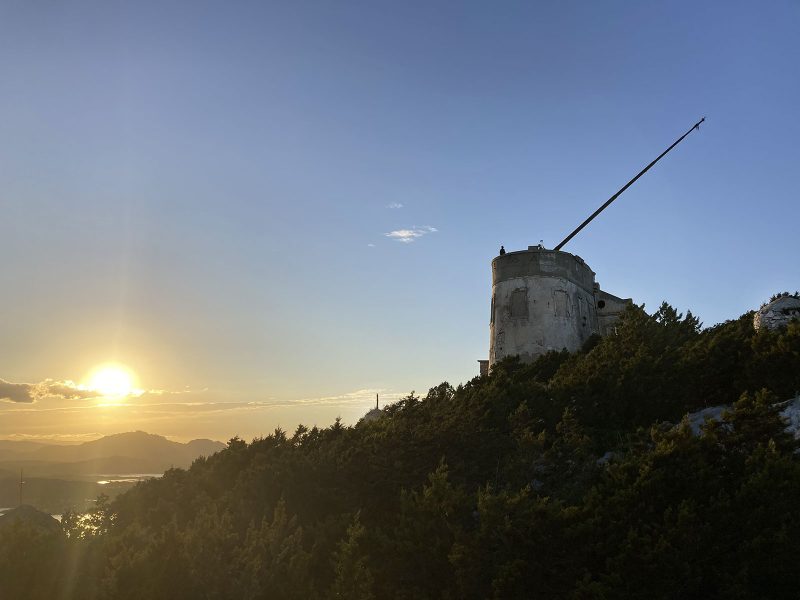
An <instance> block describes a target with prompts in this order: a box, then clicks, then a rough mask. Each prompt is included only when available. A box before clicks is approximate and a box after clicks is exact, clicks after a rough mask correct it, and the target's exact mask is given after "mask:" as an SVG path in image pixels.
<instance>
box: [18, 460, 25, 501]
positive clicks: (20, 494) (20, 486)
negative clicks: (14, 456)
mask: <svg viewBox="0 0 800 600" xmlns="http://www.w3.org/2000/svg"><path fill="white" fill-rule="evenodd" d="M23 485H25V482H24V481H23V479H22V469H20V470H19V506H22V486H23Z"/></svg>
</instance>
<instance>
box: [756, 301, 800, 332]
mask: <svg viewBox="0 0 800 600" xmlns="http://www.w3.org/2000/svg"><path fill="white" fill-rule="evenodd" d="M793 319H800V298H795V297H794V296H781V297H780V298H777V299H775V300H773V301H772V302H770V303H769V304H765V305H764V306H762V307H761V308H760V309H759V310H758V311H757V312H756V314H755V316H754V317H753V327H754V328H755V330H756V331H758V330H760V329H761V328H762V327H764V328H766V329H768V330H770V331H772V330H774V329H779V328H780V327H785V326H786V325H787V324H788V323H789V321H791V320H793Z"/></svg>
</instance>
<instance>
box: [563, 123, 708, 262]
mask: <svg viewBox="0 0 800 600" xmlns="http://www.w3.org/2000/svg"><path fill="white" fill-rule="evenodd" d="M705 120H706V118H705V117H703V118H702V119H700V120H699V121H698V122H697V123H695V124H694V125H692V128H691V129H690V130H689V131H687V132H686V133H684V134H683V135H682V136H681V137H679V138H678V139H677V140H675V142H674V143H673V144H672V146H670V147H669V148H667V149H666V150H664V151H663V152H662V153H661V154H659V155H658V157H657V158H656V159H655V160H654V161H653V162H651V163H650V164H649V165H647V166H646V167H645V168H644V169H642V170H641V171H639V174H638V175H637V176H636V177H634V178H633V179H631V180H630V181H629V182H628V183H626V184H625V185H624V186H622V189H621V190H620V191H618V192H617V193H616V194H614V195H613V196H611V198H609V199H608V200H606V203H605V204H603V206H601V207H600V208H598V209H597V210H596V211H594V212H593V213H592V214H591V215H589V218H588V219H586V220H585V221H584V222H583V223H581V224H580V225H578V227H577V228H576V229H575V230H574V231H573V232H572V233H570V234H569V235H568V236H567V237H565V238H564V240H563V241H562V242H561V243H560V244H559V245H558V246H556V247H555V248H554V250H561V248H563V247H564V244H566V243H567V242H568V241H570V240H571V239H572V238H574V237H575V236H576V235H578V233H579V232H580V230H581V229H583V228H584V227H586V226H587V225H588V224H589V223H590V222H591V221H592V219H594V218H595V217H596V216H597V215H599V214H600V213H601V212H603V211H604V210H605V209H606V208H608V205H609V204H611V203H612V202H613V201H614V200H616V199H617V198H618V197H619V196H620V195H621V194H622V192H624V191H625V190H627V189H628V188H629V187H631V186H632V185H633V184H634V183H635V182H636V180H637V179H639V177H641V176H642V175H644V174H645V173H647V171H649V170H650V167H652V166H653V165H654V164H656V163H657V162H658V161H660V160H661V159H662V158H664V156H666V154H667V152H669V151H670V150H672V149H673V148H674V147H675V146H677V145H678V144H680V143H681V142H682V141H683V138H685V137H686V136H687V135H689V134H690V133H692V132H693V131H694V130H695V129H697V130H699V129H700V123H702V122H703V121H705Z"/></svg>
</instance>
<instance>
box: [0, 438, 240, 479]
mask: <svg viewBox="0 0 800 600" xmlns="http://www.w3.org/2000/svg"><path fill="white" fill-rule="evenodd" d="M224 447H225V444H223V443H221V442H215V441H213V440H206V439H200V440H192V441H191V442H188V443H186V444H181V443H179V442H173V441H170V440H168V439H167V438H165V437H163V436H160V435H154V434H152V433H145V432H144V431H133V432H129V433H119V434H116V435H109V436H106V437H103V438H100V439H97V440H92V441H91V442H84V443H81V444H63V445H62V444H52V443H39V442H31V441H14V440H0V475H3V474H5V475H6V476H8V475H9V474H12V473H16V474H17V476H18V474H19V470H20V469H24V471H25V474H26V476H34V475H36V476H42V475H46V476H57V477H65V476H79V475H96V474H104V473H109V474H112V473H113V474H121V473H162V472H163V471H165V470H167V469H169V468H171V467H180V468H187V467H189V465H191V463H192V461H194V460H195V459H196V458H198V457H199V456H210V455H212V454H214V453H215V452H218V451H219V450H222V449H223V448H224ZM3 471H5V472H6V473H2V472H3Z"/></svg>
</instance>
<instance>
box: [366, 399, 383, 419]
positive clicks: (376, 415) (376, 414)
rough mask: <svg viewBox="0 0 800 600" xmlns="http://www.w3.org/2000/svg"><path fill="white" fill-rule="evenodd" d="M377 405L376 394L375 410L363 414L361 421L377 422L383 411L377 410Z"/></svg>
mask: <svg viewBox="0 0 800 600" xmlns="http://www.w3.org/2000/svg"><path fill="white" fill-rule="evenodd" d="M378 403H379V398H378V394H375V408H373V409H372V410H370V411H369V412H368V413H367V414H365V415H364V416H363V417H362V418H361V420H362V421H366V422H370V421H377V420H378V419H380V418H381V417H382V416H383V411H382V410H381V409H380V408H379V406H378Z"/></svg>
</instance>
